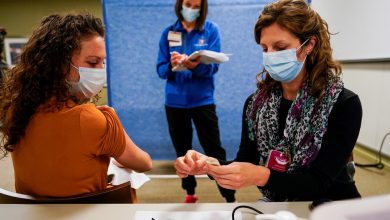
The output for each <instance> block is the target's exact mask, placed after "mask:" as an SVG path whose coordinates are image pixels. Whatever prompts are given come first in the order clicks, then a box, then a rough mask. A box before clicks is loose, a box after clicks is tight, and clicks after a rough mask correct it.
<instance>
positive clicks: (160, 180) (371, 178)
mask: <svg viewBox="0 0 390 220" xmlns="http://www.w3.org/2000/svg"><path fill="white" fill-rule="evenodd" d="M354 156H355V161H356V162H359V163H372V162H375V161H372V160H371V161H370V160H368V159H367V157H366V156H365V155H364V154H363V153H361V152H360V151H356V150H355V152H354ZM0 172H1V173H0V188H3V189H6V190H10V191H14V177H13V168H12V161H11V159H10V157H6V158H3V159H1V160H0ZM146 174H147V175H150V176H151V177H152V180H151V181H149V182H147V183H146V184H145V185H144V186H142V187H141V188H140V189H138V190H137V194H138V200H139V202H140V203H180V202H183V201H184V197H185V192H184V191H183V190H182V189H181V181H180V179H178V178H177V176H175V175H174V174H175V171H174V168H173V161H154V168H153V170H152V171H150V172H147V173H146ZM165 175H166V176H165ZM355 180H356V185H357V187H358V189H359V191H360V193H361V194H362V196H363V197H369V196H375V195H381V194H390V167H389V166H388V165H387V164H386V167H385V169H382V170H378V169H375V168H366V169H363V168H359V167H358V168H357V169H356V174H355ZM197 181H198V187H197V189H196V194H197V196H198V197H199V201H198V202H208V203H210V202H212V203H214V202H217V203H218V202H224V199H222V197H221V196H220V194H219V192H218V188H217V186H216V184H215V183H214V181H211V180H210V179H209V178H208V177H207V176H204V177H200V178H197ZM260 197H261V194H260V193H259V191H258V189H257V188H256V187H247V188H244V189H241V190H238V192H237V194H236V198H237V200H238V202H253V201H256V200H258V199H259V198H260Z"/></svg>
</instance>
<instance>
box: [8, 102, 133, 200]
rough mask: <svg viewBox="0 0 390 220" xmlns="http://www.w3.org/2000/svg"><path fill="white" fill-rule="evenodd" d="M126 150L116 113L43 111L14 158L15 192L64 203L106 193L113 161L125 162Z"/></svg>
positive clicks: (76, 108)
mask: <svg viewBox="0 0 390 220" xmlns="http://www.w3.org/2000/svg"><path fill="white" fill-rule="evenodd" d="M125 146H126V141H125V133H124V131H123V127H122V124H121V123H120V121H119V118H118V117H117V115H116V113H115V112H114V110H112V109H108V110H102V111H100V110H98V109H97V108H96V107H95V106H94V105H93V104H82V105H73V107H65V108H64V109H62V110H60V111H56V112H47V111H46V112H45V111H42V110H39V111H38V112H37V113H36V114H35V115H34V116H33V117H32V118H31V120H30V122H29V124H28V126H27V128H26V132H25V136H24V137H23V138H22V139H21V140H20V142H19V144H18V145H17V146H16V147H15V150H14V151H13V152H12V154H11V155H12V160H13V165H14V171H15V189H16V192H18V193H23V194H28V195H35V196H55V197H65V196H73V195H78V194H84V193H89V192H96V191H100V190H103V189H105V188H106V185H107V168H108V164H109V159H110V157H118V156H120V155H121V154H122V153H123V152H124V149H125Z"/></svg>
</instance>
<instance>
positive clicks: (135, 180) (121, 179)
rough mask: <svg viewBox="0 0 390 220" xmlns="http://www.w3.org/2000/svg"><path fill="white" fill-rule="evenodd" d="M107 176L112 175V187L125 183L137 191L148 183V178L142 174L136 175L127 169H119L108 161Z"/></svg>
mask: <svg viewBox="0 0 390 220" xmlns="http://www.w3.org/2000/svg"><path fill="white" fill-rule="evenodd" d="M107 174H114V178H113V179H112V185H120V184H122V183H125V182H129V181H130V183H131V188H133V189H139V188H140V187H141V186H142V185H143V184H144V183H146V182H148V181H149V180H150V178H149V177H148V176H146V175H145V174H144V173H137V172H135V171H134V170H131V169H128V168H121V167H118V166H116V165H115V164H113V163H112V160H111V161H110V165H109V166H108V171H107Z"/></svg>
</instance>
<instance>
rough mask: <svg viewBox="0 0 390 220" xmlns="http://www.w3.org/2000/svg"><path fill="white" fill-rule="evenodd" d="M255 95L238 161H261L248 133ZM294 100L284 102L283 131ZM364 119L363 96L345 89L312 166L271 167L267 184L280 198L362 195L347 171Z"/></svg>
mask: <svg viewBox="0 0 390 220" xmlns="http://www.w3.org/2000/svg"><path fill="white" fill-rule="evenodd" d="M251 97H252V95H251V96H250V97H248V99H247V100H246V102H245V105H244V111H243V117H242V133H241V143H240V149H239V151H238V153H237V157H236V159H235V161H240V162H250V163H252V164H256V165H258V164H259V160H260V154H259V152H258V150H257V146H256V143H255V141H251V140H250V139H249V137H248V123H247V118H246V114H245V112H246V109H247V107H248V103H249V100H250V99H251ZM291 104H292V101H288V100H282V102H281V106H280V109H279V114H280V117H279V120H280V121H279V125H280V126H279V129H280V130H279V135H280V134H282V133H283V130H284V127H285V123H286V117H287V111H288V109H289V108H290V106H291ZM361 119H362V107H361V103H360V100H359V97H358V96H357V95H356V94H355V93H353V92H352V91H350V90H348V89H343V91H342V92H341V93H340V95H339V97H338V99H337V102H336V103H335V106H334V107H333V109H332V112H331V114H330V115H329V123H328V128H327V131H326V133H325V134H324V137H323V141H322V145H321V149H320V151H319V153H318V155H317V157H316V158H315V159H314V161H313V162H312V164H311V166H310V167H309V168H306V169H303V168H302V169H300V170H297V171H296V172H294V173H281V172H277V171H274V170H271V175H270V177H269V180H268V182H267V184H266V185H265V186H264V187H263V188H264V189H268V190H270V191H272V192H273V193H276V194H277V195H278V196H277V197H278V198H279V199H278V200H279V201H284V200H286V199H287V200H289V201H299V200H301V201H302V200H306V201H308V200H319V199H330V200H341V199H349V198H356V197H360V194H359V192H358V191H357V189H356V186H355V183H354V181H353V180H351V178H350V176H349V174H348V172H347V167H346V164H347V162H348V158H349V156H350V155H351V153H352V150H353V148H354V146H355V143H356V140H357V138H358V135H359V131H360V124H361ZM221 162H222V161H221ZM226 163H230V162H225V164H226ZM222 164H224V162H222ZM259 188H260V187H259Z"/></svg>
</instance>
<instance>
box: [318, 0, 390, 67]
mask: <svg viewBox="0 0 390 220" xmlns="http://www.w3.org/2000/svg"><path fill="white" fill-rule="evenodd" d="M311 5H312V7H313V8H314V9H315V10H316V11H318V13H319V14H320V15H321V17H322V18H323V19H325V20H326V21H327V22H328V24H329V27H330V30H331V33H337V34H336V35H333V36H332V38H331V42H332V45H333V48H334V55H335V57H336V58H337V59H339V60H344V61H348V60H387V61H390V41H389V39H390V13H389V8H390V1H389V0H371V1H368V0H313V1H312V4H311Z"/></svg>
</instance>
